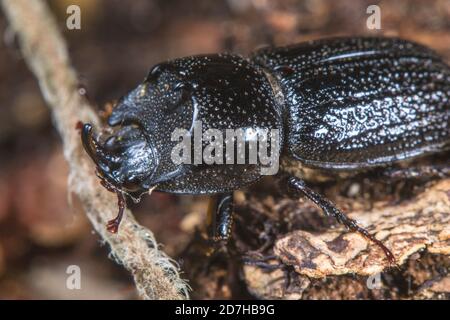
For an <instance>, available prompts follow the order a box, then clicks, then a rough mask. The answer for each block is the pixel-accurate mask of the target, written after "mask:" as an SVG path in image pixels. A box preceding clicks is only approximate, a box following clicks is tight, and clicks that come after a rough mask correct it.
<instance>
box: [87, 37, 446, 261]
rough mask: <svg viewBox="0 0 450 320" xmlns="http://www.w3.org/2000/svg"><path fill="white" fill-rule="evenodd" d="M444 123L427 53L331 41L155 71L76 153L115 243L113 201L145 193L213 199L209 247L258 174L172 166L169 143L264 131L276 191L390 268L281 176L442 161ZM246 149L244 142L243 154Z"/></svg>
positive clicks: (361, 40)
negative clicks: (283, 187)
mask: <svg viewBox="0 0 450 320" xmlns="http://www.w3.org/2000/svg"><path fill="white" fill-rule="evenodd" d="M449 118H450V68H449V66H448V65H446V64H445V63H444V62H443V61H442V59H441V58H439V57H438V56H437V55H436V54H435V53H434V52H433V51H432V50H430V49H428V48H426V47H424V46H421V45H419V44H416V43H413V42H409V41H405V40H401V39H396V38H374V37H354V38H332V39H324V40H318V41H312V42H307V43H300V44H296V45H292V46H286V47H278V48H272V47H268V48H263V49H261V50H258V51H256V52H254V53H253V54H252V55H251V57H250V58H248V59H246V58H243V57H241V56H238V55H232V54H211V55H198V56H191V57H186V58H180V59H176V60H172V61H168V62H164V63H161V64H158V65H156V66H155V67H154V68H153V69H152V70H151V71H150V73H149V74H148V76H147V77H146V79H145V80H144V82H143V83H142V84H140V85H139V86H138V87H137V88H136V89H134V90H133V91H131V92H130V93H128V94H127V95H126V96H125V97H123V98H121V99H120V100H119V102H118V103H117V105H116V107H115V108H114V109H113V111H112V113H111V115H110V116H109V119H108V124H109V126H111V127H117V128H116V129H115V130H114V131H113V132H112V133H110V134H109V135H108V137H107V139H101V138H98V137H97V138H95V137H94V136H93V132H92V127H91V125H89V124H85V125H84V126H83V129H82V142H83V145H84V148H85V149H86V151H87V152H88V154H89V155H90V156H91V158H92V159H93V160H94V162H95V163H96V165H97V172H98V175H99V177H100V178H101V179H102V183H103V185H104V186H105V187H107V188H108V190H110V191H113V192H116V193H117V195H118V198H119V207H120V212H119V215H118V217H117V218H116V219H114V220H111V221H110V223H109V225H108V229H109V230H110V231H112V232H117V228H118V225H119V223H120V219H121V215H122V212H123V209H124V206H125V201H124V194H129V195H131V194H135V193H142V192H144V191H148V190H153V189H155V188H156V190H159V191H166V192H172V193H181V194H216V195H217V196H216V199H215V200H216V202H215V203H216V205H215V214H214V215H213V216H212V217H210V218H212V219H209V220H210V221H208V224H209V227H210V230H211V236H212V238H213V239H214V240H215V241H226V240H227V239H228V237H229V234H230V228H231V225H232V211H233V198H232V192H233V190H236V189H238V188H241V187H244V186H246V185H248V184H251V183H253V182H255V181H256V180H258V179H259V178H260V177H261V175H262V174H261V168H262V167H263V165H262V164H261V163H256V164H255V163H248V162H246V163H244V164H228V162H227V161H226V159H225V160H224V161H223V162H218V163H212V164H205V163H193V164H192V163H191V164H186V163H181V164H180V163H174V161H173V159H172V158H171V153H172V152H173V150H174V148H175V147H176V145H177V144H178V143H179V140H177V139H173V137H172V136H171V134H172V133H173V132H174V130H176V129H177V128H185V129H186V132H188V134H189V135H191V134H192V133H193V131H195V130H194V129H193V127H194V123H195V122H196V121H201V123H202V128H201V130H202V131H201V132H203V133H204V132H205V131H207V130H208V129H209V128H215V129H219V130H222V131H225V130H226V129H233V128H246V129H248V128H254V129H255V130H259V129H265V130H273V129H276V130H278V132H279V133H280V137H281V139H280V140H279V145H278V148H273V147H272V149H271V152H272V153H276V156H277V157H278V156H281V161H282V166H281V171H282V173H281V174H280V175H281V176H283V177H285V179H284V181H285V182H286V183H287V185H288V190H289V191H291V192H293V193H295V194H303V195H305V196H306V197H308V198H309V199H310V200H312V201H313V202H315V203H316V204H317V205H318V206H319V207H321V209H322V210H323V211H324V212H325V213H326V214H328V215H332V216H334V217H335V218H337V220H338V221H339V222H341V223H343V224H344V225H345V226H347V227H348V228H349V229H350V230H352V231H356V232H359V233H361V234H362V235H364V236H365V237H367V238H368V239H370V240H372V241H374V242H375V243H376V244H377V245H379V246H380V247H381V248H382V249H383V251H384V253H385V254H386V256H387V257H388V259H389V261H390V262H391V263H392V262H394V261H395V259H394V257H393V255H392V253H391V252H390V250H389V249H388V248H386V247H385V246H384V245H383V244H382V243H381V242H380V241H379V240H377V239H376V238H375V237H374V236H372V235H371V234H369V233H368V232H367V231H366V230H365V229H363V228H362V227H360V226H358V225H357V223H356V222H355V221H354V220H352V219H350V218H348V217H347V216H346V215H345V214H344V213H342V212H341V211H340V210H338V209H337V208H336V207H335V205H333V203H332V202H330V201H329V200H327V199H325V198H324V197H322V196H321V195H319V194H318V193H316V192H315V191H313V190H312V189H310V188H309V187H307V186H306V184H305V183H304V179H307V177H305V176H303V177H298V176H294V175H292V174H288V172H292V170H296V171H300V172H301V171H303V169H305V170H306V168H309V169H308V170H312V171H310V172H313V175H314V172H319V171H320V172H321V174H323V173H329V174H335V173H340V172H360V171H361V170H367V169H370V168H374V167H382V166H390V165H393V164H395V163H396V162H399V161H405V160H409V159H414V158H417V157H418V156H423V155H426V154H431V153H437V152H443V151H445V150H448V149H449V147H450V124H449ZM272 138H273V136H272ZM252 139H253V140H254V135H253V136H252V135H248V136H247V135H245V136H244V140H245V141H244V142H245V143H244V144H245V145H249V144H250V142H251V141H252ZM268 140H269V138H268ZM233 143H237V142H236V139H234V140H233ZM205 148H206V146H205V144H203V145H201V147H200V151H202V150H204V149H205ZM246 157H247V158H246V159H247V160H248V156H246ZM219 158H222V155H220V156H219ZM231 160H236V157H235V156H232V159H231ZM231 162H232V161H231ZM233 163H236V162H233ZM272 164H273V163H272Z"/></svg>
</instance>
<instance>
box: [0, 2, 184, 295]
mask: <svg viewBox="0 0 450 320" xmlns="http://www.w3.org/2000/svg"><path fill="white" fill-rule="evenodd" d="M2 7H3V11H4V13H5V15H6V16H7V18H8V21H9V23H10V27H11V28H12V30H13V31H14V32H15V34H16V35H17V37H18V39H19V43H20V47H21V50H22V53H23V57H24V59H25V61H26V63H27V64H28V66H29V67H30V69H31V70H32V72H33V73H34V75H35V76H36V78H37V80H38V82H39V86H40V88H41V91H42V93H43V95H44V98H45V100H46V102H47V104H48V106H49V108H50V109H51V112H52V116H53V120H54V124H55V126H56V128H57V130H58V132H59V134H60V136H61V138H62V142H63V148H64V155H65V157H66V159H67V161H68V163H69V166H70V177H69V186H70V190H71V191H72V192H73V194H74V195H76V196H77V197H78V198H79V199H80V201H81V203H82V205H83V208H84V210H85V212H86V214H87V216H88V217H89V219H90V221H91V222H92V225H93V226H94V228H95V230H96V231H97V232H98V233H99V234H100V236H101V237H102V238H103V239H104V241H105V242H106V243H108V244H109V246H110V248H111V254H112V256H113V257H114V259H115V260H116V261H117V262H118V263H120V264H121V265H123V266H124V267H125V268H126V269H127V270H129V271H130V272H131V273H132V275H133V277H134V281H135V283H136V287H137V290H138V292H139V294H140V295H141V297H142V298H145V299H184V298H188V291H189V286H188V285H187V284H186V282H185V281H184V280H182V279H181V278H180V275H179V269H178V266H177V265H176V263H175V262H174V261H173V260H171V259H170V258H169V257H168V256H167V255H166V254H165V253H164V252H163V251H161V250H160V249H159V247H158V244H157V242H156V240H155V238H154V236H153V233H152V232H151V231H150V230H148V229H146V228H144V227H142V226H140V225H139V224H138V223H137V222H136V221H135V220H134V218H133V217H132V215H131V213H130V212H129V211H127V212H126V213H125V216H126V219H125V221H123V223H122V225H121V228H120V231H119V233H118V234H117V235H114V234H110V233H108V231H107V230H106V228H105V224H106V222H107V221H108V220H109V219H111V218H112V217H113V216H114V215H115V213H116V210H117V207H116V200H115V198H114V196H113V195H112V194H110V193H108V192H107V191H106V190H104V189H103V188H102V187H101V186H100V184H99V183H98V180H97V178H96V176H95V175H94V168H93V165H92V164H91V163H90V161H89V160H88V158H87V156H86V155H85V154H84V152H83V150H82V148H81V144H80V138H79V133H78V132H77V131H76V130H75V126H76V123H77V122H78V121H82V122H90V123H92V124H94V125H98V124H99V118H98V116H97V115H96V113H95V112H94V111H93V108H92V107H91V105H90V104H89V102H88V101H87V100H86V99H85V97H84V96H82V95H81V94H80V93H79V85H78V81H77V76H76V72H75V70H74V69H73V68H72V67H71V64H70V59H69V56H68V52H67V48H66V44H65V41H64V39H63V38H62V36H61V33H60V32H59V30H58V27H57V24H56V22H55V20H54V18H53V16H52V14H51V12H50V11H49V9H48V7H47V5H46V4H45V3H44V2H43V1H41V0H33V1H28V0H3V1H2Z"/></svg>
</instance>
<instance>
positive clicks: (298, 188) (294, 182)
mask: <svg viewBox="0 0 450 320" xmlns="http://www.w3.org/2000/svg"><path fill="white" fill-rule="evenodd" d="M287 184H288V191H289V192H290V193H292V194H294V195H298V194H299V193H301V194H303V195H305V196H306V197H307V198H308V199H310V200H311V201H313V202H314V203H315V204H317V205H318V206H319V207H320V208H321V209H322V210H323V212H324V213H325V214H326V215H329V216H332V217H334V218H336V220H337V221H338V222H339V223H342V224H343V225H344V226H346V227H347V228H348V229H349V230H351V231H353V232H358V233H359V234H361V235H363V236H364V237H365V238H367V239H368V240H370V241H372V242H374V243H375V244H376V245H377V246H379V247H380V248H381V249H382V250H383V252H384V254H385V255H386V257H387V259H388V260H389V263H390V264H391V265H395V264H396V262H395V257H394V255H393V254H392V252H391V250H389V249H388V248H387V247H386V246H385V245H384V244H383V242H381V241H380V240H378V239H377V238H375V237H374V236H373V235H371V234H370V233H369V232H368V231H367V230H366V229H364V228H363V227H361V226H359V225H358V223H357V222H356V221H355V220H353V219H351V218H349V217H347V216H346V215H345V214H344V213H343V212H342V211H340V210H339V209H338V208H336V206H335V205H334V204H333V203H332V202H331V201H330V200H328V199H326V198H325V197H323V196H322V195H320V194H318V193H317V192H315V191H314V190H312V189H311V188H309V187H308V186H306V185H305V182H304V181H303V180H301V179H299V178H297V177H289V178H288V181H287Z"/></svg>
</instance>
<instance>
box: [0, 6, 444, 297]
mask: <svg viewBox="0 0 450 320" xmlns="http://www.w3.org/2000/svg"><path fill="white" fill-rule="evenodd" d="M49 4H50V6H51V8H52V10H53V12H54V14H55V16H56V18H57V21H58V23H59V25H60V27H61V30H62V31H63V34H64V36H65V37H66V39H67V41H68V46H69V50H70V54H71V56H72V59H73V63H74V66H75V68H76V69H77V70H78V72H79V76H80V79H81V82H82V83H83V84H84V86H85V87H86V88H87V91H88V95H89V97H90V99H91V100H92V101H94V102H95V103H96V104H97V105H98V106H99V110H100V109H101V108H102V107H103V106H104V105H105V104H106V103H108V102H110V101H113V100H115V99H118V98H119V97H120V96H122V95H123V94H125V93H126V92H127V91H128V90H130V89H131V88H133V87H134V86H135V85H136V84H138V83H139V82H140V81H141V80H142V79H143V78H144V77H145V75H146V73H147V71H148V70H149V69H150V67H151V66H152V65H154V64H156V63H157V62H160V61H162V60H166V59H170V58H175V57H181V56H185V55H190V54H196V53H213V52H222V51H232V52H237V53H241V54H247V53H249V52H250V51H251V50H253V49H255V48H257V47H259V46H262V45H268V44H275V45H283V44H290V43H294V42H300V41H304V40H310V39H316V38H319V37H324V36H332V35H357V34H370V35H389V36H400V37H403V38H406V39H411V40H415V41H418V42H420V43H423V44H425V45H428V46H430V47H432V48H434V49H435V50H437V51H438V52H439V53H440V54H442V55H443V56H444V57H446V58H447V61H449V60H450V0H434V1H430V0H410V1H374V0H372V1H365V0H363V1H360V0H357V1H355V0H341V1H332V0H330V1H326V0H315V1H312V0H309V1H308V0H305V1H294V0H216V1H210V0H191V1H185V0H184V1H183V0H133V1H128V2H126V3H125V1H119V0H108V1H107V0H78V1H75V0H71V1H69V0H52V1H49ZM71 4H77V5H79V6H80V8H81V30H68V29H67V28H66V18H67V16H68V15H67V14H66V9H67V7H68V6H69V5H71ZM371 4H378V5H379V6H380V8H381V30H369V29H367V27H366V20H367V18H368V17H369V14H367V13H366V9H367V7H368V6H369V5H371ZM0 32H1V35H2V38H1V41H0V299H5V298H7V299H42V298H51V299H52V298H56V299H58V298H66V299H71V298H87V299H90V298H100V299H129V298H136V294H135V292H134V285H133V283H132V280H131V278H130V277H129V276H128V274H127V272H125V271H124V270H122V269H121V268H120V267H119V266H117V265H115V263H114V262H113V261H112V260H111V259H109V258H108V250H107V248H106V247H105V246H103V244H102V243H101V242H100V239H99V237H98V236H97V235H96V234H94V233H93V231H92V228H91V226H90V225H89V223H88V221H87V220H86V218H85V217H84V214H83V212H81V210H80V209H79V206H78V205H77V203H76V202H75V201H73V203H72V204H71V205H69V196H68V193H67V187H66V186H67V165H66V163H65V161H64V158H63V155H62V153H61V146H60V141H59V139H58V136H57V134H56V132H55V130H54V129H53V127H52V121H51V118H50V115H49V112H48V110H47V108H46V106H45V103H44V101H43V99H42V96H41V93H40V91H39V88H38V86H37V83H36V81H35V79H34V78H33V76H32V75H31V73H30V71H28V69H27V67H26V66H25V64H24V61H23V60H22V58H21V56H20V52H19V51H18V48H17V43H16V39H15V36H14V34H12V33H11V32H10V30H9V29H8V27H7V23H6V21H5V18H4V16H3V15H0ZM205 210H206V199H205V198H204V197H196V198H194V197H190V196H184V197H177V196H174V195H169V194H161V193H154V194H153V195H152V196H151V197H146V198H145V199H144V200H143V201H142V203H140V204H139V205H137V206H134V213H135V214H136V216H137V219H138V220H139V221H140V222H141V223H142V224H144V225H145V226H148V227H149V228H150V229H151V230H153V231H154V232H155V235H156V238H157V239H158V241H159V242H161V243H163V244H164V248H165V250H166V252H167V253H169V254H170V255H171V256H172V257H177V256H178V254H179V253H180V252H181V251H182V250H183V249H184V247H185V245H186V243H187V242H188V241H189V239H190V237H191V234H192V232H193V230H194V228H195V226H196V225H197V224H198V223H200V222H201V220H202V219H201V217H202V215H203V214H204V212H205ZM180 262H181V263H182V265H183V261H180ZM69 265H78V266H80V268H81V272H82V277H81V285H82V287H81V290H68V289H67V288H66V279H67V276H68V275H67V274H66V269H67V267H68V266H69ZM188 275H189V272H188V273H187V275H186V276H187V277H188ZM190 280H191V283H192V284H193V287H194V289H198V287H199V286H202V284H201V283H198V282H195V279H190ZM198 292H201V290H200V291H198ZM194 297H196V298H204V297H205V296H202V294H201V293H198V294H197V295H196V294H194ZM214 297H233V296H232V295H230V294H227V293H223V292H222V293H220V294H219V293H218V294H217V296H214V295H212V296H208V298H214Z"/></svg>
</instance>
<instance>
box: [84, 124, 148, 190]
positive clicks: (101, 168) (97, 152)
mask: <svg viewBox="0 0 450 320" xmlns="http://www.w3.org/2000/svg"><path fill="white" fill-rule="evenodd" d="M102 136H105V135H100V137H94V133H93V130H92V126H91V125H90V124H85V125H84V126H83V128H82V142H83V146H84V148H85V150H86V151H87V153H88V154H89V156H90V157H91V158H92V160H93V161H94V162H95V164H96V165H97V173H98V175H99V176H100V177H101V178H102V179H104V180H106V181H107V183H108V184H109V185H112V186H113V187H114V188H115V189H118V190H123V191H125V192H137V191H142V190H143V189H144V188H143V187H142V183H143V182H144V181H146V180H147V179H148V178H149V176H151V175H152V173H153V172H154V169H155V168H156V167H157V157H156V153H155V150H154V148H152V146H151V143H150V142H149V141H148V139H146V138H145V135H144V134H143V132H142V130H140V129H139V127H137V126H135V125H126V126H122V127H120V128H119V129H118V130H116V131H113V133H112V134H109V135H106V137H102Z"/></svg>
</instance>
